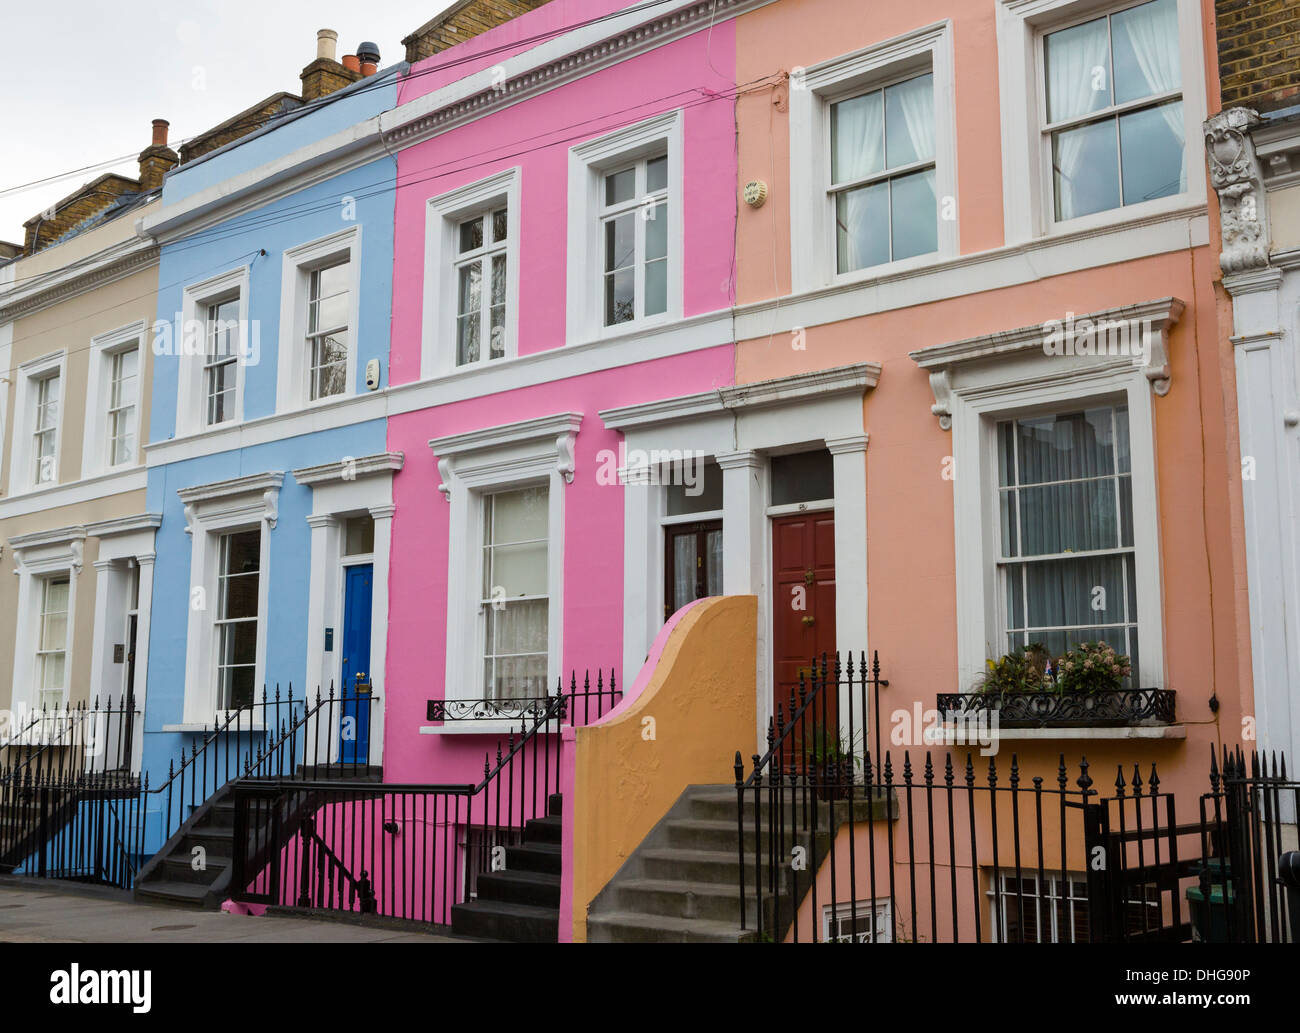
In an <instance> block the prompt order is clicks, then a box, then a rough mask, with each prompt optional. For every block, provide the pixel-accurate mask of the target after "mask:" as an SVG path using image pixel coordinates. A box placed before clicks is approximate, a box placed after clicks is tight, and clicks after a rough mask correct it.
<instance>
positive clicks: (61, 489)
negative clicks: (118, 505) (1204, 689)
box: [0, 466, 149, 520]
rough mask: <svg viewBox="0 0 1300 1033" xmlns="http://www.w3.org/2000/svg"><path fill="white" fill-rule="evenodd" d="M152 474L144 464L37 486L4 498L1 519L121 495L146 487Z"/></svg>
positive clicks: (0, 511) (1, 504)
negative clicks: (146, 469)
mask: <svg viewBox="0 0 1300 1033" xmlns="http://www.w3.org/2000/svg"><path fill="white" fill-rule="evenodd" d="M148 479H149V475H148V473H147V472H146V471H145V469H144V467H142V466H136V467H132V468H130V469H127V470H115V471H114V472H112V473H106V474H101V475H99V476H97V477H86V478H83V479H82V480H79V481H69V482H68V483H66V484H56V485H53V486H51V487H47V488H33V489H32V490H31V491H25V492H22V493H21V494H19V495H12V496H10V497H9V498H7V499H0V520H7V519H9V518H11V517H17V516H26V515H27V514H29V513H37V512H40V511H41V510H47V509H58V508H60V507H63V506H73V505H78V504H80V503H82V502H91V501H94V500H96V499H103V498H109V497H111V496H113V495H121V494H124V493H126V492H128V491H144V490H145V487H146V486H147V484H148Z"/></svg>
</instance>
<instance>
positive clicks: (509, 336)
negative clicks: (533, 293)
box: [420, 167, 522, 377]
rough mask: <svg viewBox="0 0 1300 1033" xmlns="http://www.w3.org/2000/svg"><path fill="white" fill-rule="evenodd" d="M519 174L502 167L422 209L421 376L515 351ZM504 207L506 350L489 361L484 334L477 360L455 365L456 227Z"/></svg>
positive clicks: (466, 368)
mask: <svg viewBox="0 0 1300 1033" xmlns="http://www.w3.org/2000/svg"><path fill="white" fill-rule="evenodd" d="M520 183H521V172H520V169H519V168H518V167H515V168H510V169H506V170H504V171H502V172H498V173H495V174H494V175H491V176H488V177H487V178H486V179H480V180H476V181H475V182H473V183H468V184H466V185H465V186H462V187H457V188H456V189H455V190H451V191H448V192H447V193H445V194H439V195H438V196H437V197H433V198H430V199H429V201H428V203H427V206H426V208H425V224H424V234H425V237H424V305H423V311H422V325H421V339H420V375H421V376H422V377H436V376H445V375H448V374H452V373H465V372H468V371H470V370H476V369H482V368H484V367H485V366H490V365H493V364H494V363H500V362H504V361H506V360H508V359H512V358H514V357H516V356H517V355H518V354H519V242H520V239H521V238H522V233H521V226H522V219H521V217H520V216H521V208H520ZM501 207H504V208H505V209H506V220H507V227H508V228H507V232H506V249H505V253H506V314H505V337H506V340H505V354H504V355H502V356H501V357H500V358H498V359H488V358H487V357H486V356H487V354H488V349H487V348H486V338H484V339H483V342H482V343H481V344H480V357H479V361H478V362H471V363H466V364H465V365H457V364H456V352H457V348H456V309H457V307H458V305H457V301H458V287H457V282H456V263H457V259H458V257H459V250H458V241H457V229H458V228H459V226H460V224H461V223H463V222H465V220H467V219H472V218H474V217H475V216H477V215H483V214H486V213H488V212H491V211H494V210H495V209H498V208H501Z"/></svg>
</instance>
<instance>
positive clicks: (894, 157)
mask: <svg viewBox="0 0 1300 1033" xmlns="http://www.w3.org/2000/svg"><path fill="white" fill-rule="evenodd" d="M885 129H886V134H885V165H886V167H888V168H891V169H893V168H897V167H898V166H900V165H910V164H911V163H912V162H914V161H928V160H930V159H931V158H933V157H934V76H933V75H919V76H917V77H916V78H915V79H909V80H908V81H907V82H901V83H899V84H898V85H896V86H890V87H889V88H888V89H887V90H885Z"/></svg>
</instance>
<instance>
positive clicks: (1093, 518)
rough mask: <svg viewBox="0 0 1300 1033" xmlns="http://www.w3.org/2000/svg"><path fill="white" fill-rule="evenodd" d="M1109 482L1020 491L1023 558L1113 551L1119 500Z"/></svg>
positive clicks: (1083, 482)
mask: <svg viewBox="0 0 1300 1033" xmlns="http://www.w3.org/2000/svg"><path fill="white" fill-rule="evenodd" d="M1115 492H1116V488H1115V481H1114V480H1113V479H1112V478H1109V477H1108V478H1105V479H1103V480H1095V481H1072V482H1070V483H1067V484H1054V485H1049V486H1046V487H1038V488H1021V489H1020V493H1019V494H1020V531H1021V534H1022V535H1023V536H1024V541H1023V542H1021V555H1022V556H1043V555H1051V554H1054V553H1058V552H1083V551H1085V550H1087V551H1091V550H1094V549H1114V548H1116V547H1118V545H1119V529H1118V525H1117V522H1116V512H1117V506H1118V500H1117V499H1116V495H1115Z"/></svg>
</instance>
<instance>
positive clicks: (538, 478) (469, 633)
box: [429, 413, 582, 700]
mask: <svg viewBox="0 0 1300 1033" xmlns="http://www.w3.org/2000/svg"><path fill="white" fill-rule="evenodd" d="M581 424H582V416H581V414H578V413H557V414H556V415H554V416H543V417H539V418H537V419H532V420H524V421H521V422H519V423H513V424H506V425H505V426H501V427H491V428H487V429H486V430H483V431H474V432H470V433H468V434H460V435H454V436H452V437H448V438H440V439H434V440H433V441H430V442H429V447H430V448H431V449H432V450H433V453H434V455H436V456H437V457H438V470H439V473H440V475H441V477H442V483H441V484H440V485H439V490H441V491H442V492H443V494H444V496H445V497H446V498H447V501H448V502H449V503H450V504H451V520H450V527H449V533H448V578H447V600H448V605H447V676H446V682H445V684H446V698H447V699H449V700H452V699H481V698H483V689H482V671H481V664H482V658H483V642H482V636H481V631H480V628H481V625H482V621H481V620H479V619H478V616H477V613H478V609H479V604H480V591H481V584H482V567H481V563H482V552H483V549H482V546H483V508H484V507H483V497H484V495H486V494H489V493H493V492H498V491H509V490H512V489H515V488H525V487H528V486H529V485H535V484H545V485H546V486H547V491H548V495H547V504H548V512H547V553H546V561H547V598H548V613H547V653H548V657H547V671H546V684H547V692H548V693H550V692H551V691H552V690H551V686H553V685H554V684H556V682H557V681H558V679H559V678H560V675H561V670H560V660H561V647H562V643H563V641H564V638H563V632H564V627H563V625H564V536H565V526H564V496H565V488H566V486H567V485H568V484H569V483H570V482H571V481H572V480H573V475H574V453H573V448H574V438H575V437H576V435H577V433H578V429H579V427H580V426H581ZM466 642H474V644H475V647H474V649H473V650H472V651H471V650H468V649H465V648H464V647H463V645H462V644H463V643H466Z"/></svg>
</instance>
